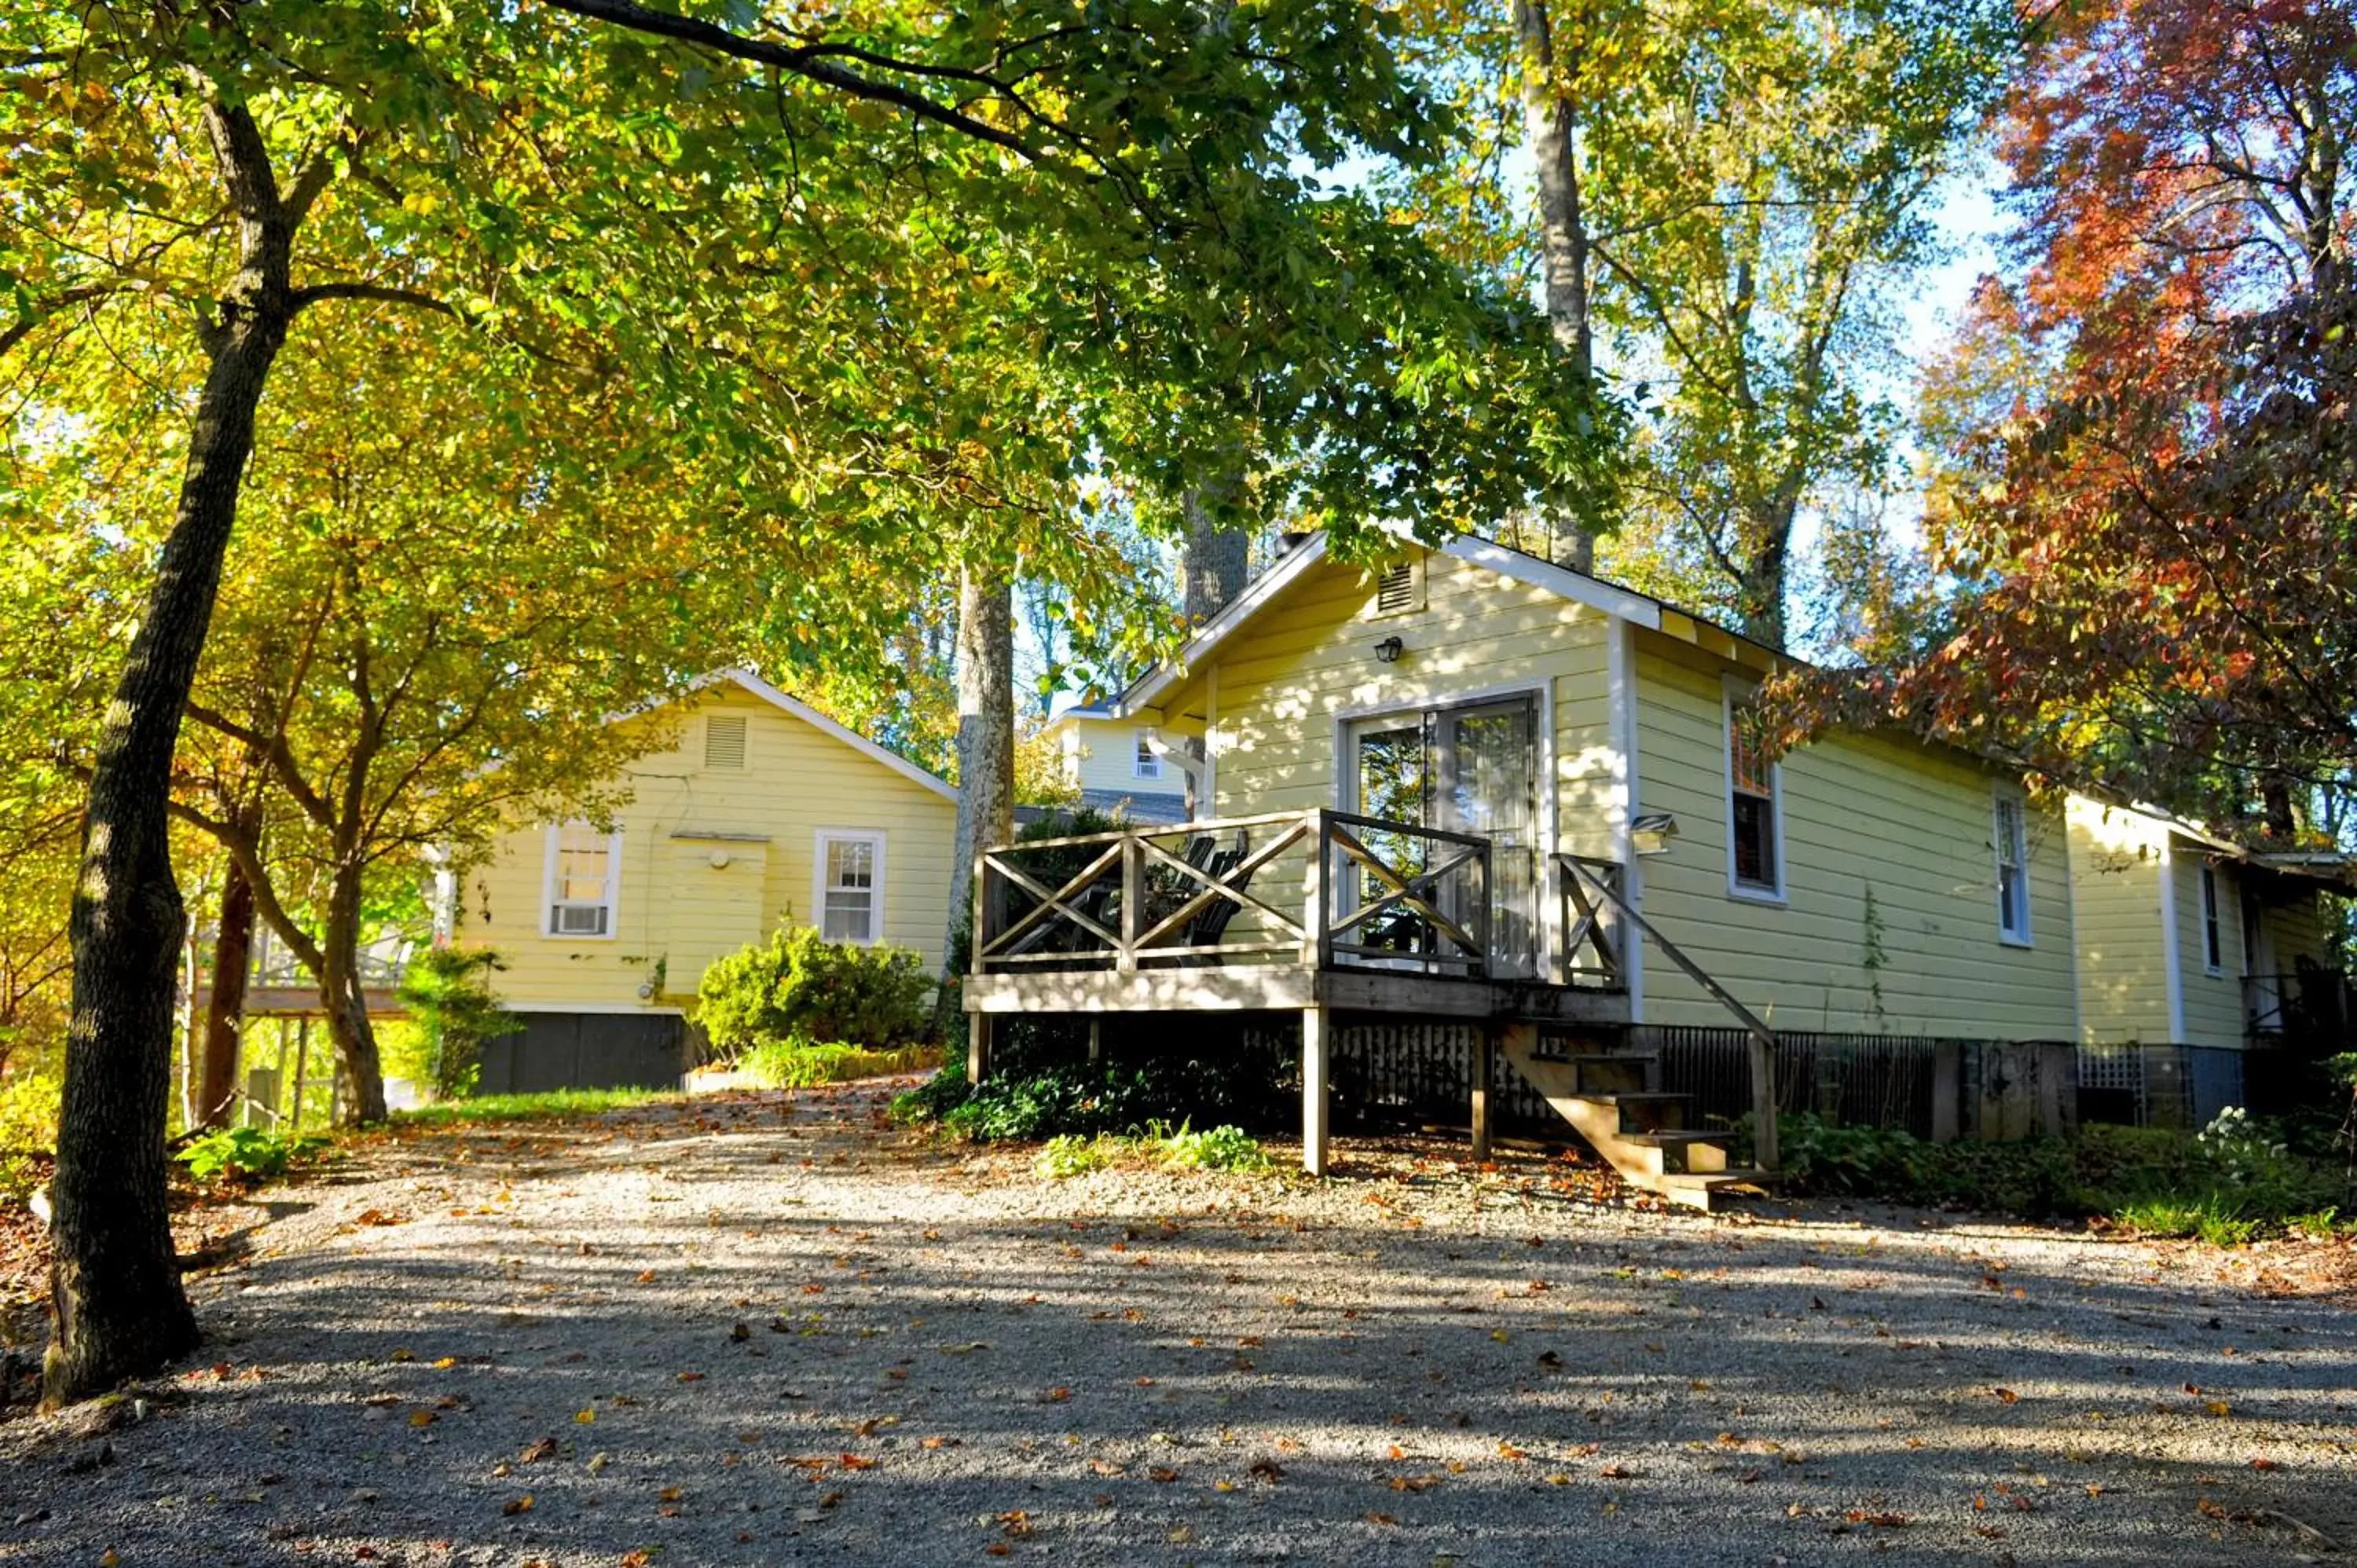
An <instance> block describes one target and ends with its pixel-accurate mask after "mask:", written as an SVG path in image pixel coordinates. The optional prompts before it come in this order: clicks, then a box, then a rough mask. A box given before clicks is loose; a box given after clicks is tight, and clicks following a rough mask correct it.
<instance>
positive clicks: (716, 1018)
mask: <svg viewBox="0 0 2357 1568" xmlns="http://www.w3.org/2000/svg"><path fill="white" fill-rule="evenodd" d="M932 991H933V982H932V978H931V976H930V975H928V974H927V973H926V972H925V967H924V961H923V960H921V959H920V958H919V957H918V956H917V955H916V954H915V953H913V952H910V951H909V950H908V949H906V948H892V947H880V946H879V947H858V946H855V945H853V944H851V943H848V942H830V941H824V940H821V939H820V937H819V934H818V932H817V931H816V930H814V929H812V928H810V927H808V926H780V927H779V928H778V929H777V930H775V931H774V932H772V933H770V938H769V940H766V941H760V942H756V943H754V944H753V945H752V946H750V947H748V948H744V949H741V950H738V951H736V952H733V953H730V954H729V955H728V956H727V957H726V958H723V959H720V960H717V961H715V962H713V963H711V964H710V965H708V966H706V967H705V972H704V980H703V983H701V984H700V985H698V986H697V988H696V1011H695V1016H696V1021H697V1022H698V1023H699V1024H701V1025H702V1026H704V1032H705V1036H707V1037H708V1038H709V1039H710V1040H711V1041H712V1043H713V1045H714V1046H715V1047H716V1048H717V1049H718V1050H719V1051H720V1053H721V1055H722V1056H723V1057H724V1058H726V1059H730V1060H733V1059H735V1058H737V1056H738V1055H739V1054H740V1053H742V1052H744V1051H746V1050H748V1049H750V1048H751V1047H755V1046H758V1045H759V1044H761V1043H762V1042H764V1041H773V1040H795V1039H800V1040H840V1041H845V1042H848V1043H850V1044H852V1045H856V1046H864V1047H867V1048H869V1049H871V1050H891V1049H895V1048H897V1047H902V1046H907V1045H910V1044H913V1043H914V1042H916V1041H918V1040H920V1039H922V1038H923V1037H924V1036H925V1034H926V1031H927V1026H928V1017H929V1013H928V1003H929V1002H930V1001H931V996H932Z"/></svg>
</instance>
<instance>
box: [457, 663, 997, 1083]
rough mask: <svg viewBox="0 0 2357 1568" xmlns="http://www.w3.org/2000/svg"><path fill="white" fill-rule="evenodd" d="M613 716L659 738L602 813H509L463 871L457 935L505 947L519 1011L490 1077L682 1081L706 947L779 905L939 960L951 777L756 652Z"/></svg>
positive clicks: (777, 911)
mask: <svg viewBox="0 0 2357 1568" xmlns="http://www.w3.org/2000/svg"><path fill="white" fill-rule="evenodd" d="M617 722H619V723H623V724H633V725H650V726H655V727H656V728H657V729H658V730H659V731H660V732H661V740H660V742H659V744H657V745H656V746H654V747H653V748H652V749H651V750H649V751H647V752H646V753H644V754H643V755H641V756H640V757H639V758H638V760H636V761H635V762H632V763H631V764H630V765H629V766H628V768H625V769H624V771H623V777H622V779H621V780H620V781H619V782H620V783H621V785H622V786H623V788H624V789H625V790H626V791H627V796H628V799H627V803H626V804H624V805H623V806H622V807H621V808H620V809H619V811H618V813H617V814H616V816H615V817H614V820H613V821H612V822H610V824H598V823H592V822H547V823H540V824H535V825H533V826H532V827H528V828H524V829H521V830H519V831H517V832H511V833H508V834H506V835H505V836H503V837H502V838H501V839H500V841H499V843H498V844H497V845H496V847H495V849H494V851H493V853H492V854H491V855H490V858H489V859H488V860H487V861H486V862H485V863H484V864H483V865H481V866H479V867H478V868H477V869H475V870H473V871H471V872H469V873H468V875H467V876H466V877H465V879H464V884H463V886H462V887H461V888H459V889H458V892H459V897H458V898H457V901H456V903H457V909H456V920H455V931H454V935H455V937H456V939H457V940H459V941H462V942H465V943H467V944H468V945H472V946H485V947H490V948H492V949H495V950H497V951H498V952H499V954H500V957H501V959H502V961H504V962H505V964H506V966H507V967H506V968H505V969H504V970H503V971H502V972H500V973H499V974H498V976H497V977H496V980H495V985H496V988H497V990H498V993H499V996H500V1001H501V1002H502V1003H503V1004H505V1005H506V1006H507V1007H508V1008H509V1009H510V1010H511V1011H512V1012H514V1013H515V1014H517V1015H519V1016H520V1017H521V1018H522V1021H523V1027H522V1030H521V1031H520V1032H519V1033H518V1034H516V1035H513V1036H509V1037H507V1038H506V1039H503V1040H500V1041H497V1042H494V1043H493V1046H492V1047H491V1048H490V1049H489V1050H487V1051H486V1053H485V1057H484V1063H483V1078H482V1090H483V1091H484V1092H486V1093H507V1092H528V1091H532V1090H543V1089H553V1088H562V1087H568V1086H574V1085H616V1084H643V1085H649V1086H658V1087H659V1086H667V1085H674V1084H676V1083H677V1082H678V1081H679V1079H680V1075H681V1073H682V1072H683V1070H684V1069H685V1067H686V1066H687V1065H689V1062H690V1057H691V1054H692V1052H693V1050H694V1040H693V1038H692V1034H691V1028H690V1025H689V1021H688V1017H687V1014H688V1010H689V1006H690V1004H691V1003H692V1002H693V1001H694V996H695V991H696V984H697V983H698V982H699V981H700V980H701V979H702V978H703V974H704V969H705V965H706V964H708V963H710V962H711V961H713V960H715V959H716V958H719V957H721V956H722V955H724V954H726V953H729V952H733V951H735V950H737V949H738V948H741V947H743V946H745V945H746V944H748V943H749V942H752V941H756V940H759V939H760V938H762V937H764V936H766V935H767V934H768V933H769V932H770V930H771V929H774V928H775V927H776V926H777V925H778V924H780V922H781V921H788V920H791V921H795V922H799V923H802V924H805V925H815V926H817V927H818V928H819V929H821V930H822V931H823V933H824V934H825V935H826V937H827V938H828V939H829V940H835V941H845V942H858V943H876V942H888V943H890V944H892V945H894V946H898V947H904V948H910V949H913V950H916V951H917V952H918V953H919V954H920V955H921V956H922V957H923V959H924V961H925V963H926V965H927V967H928V968H931V969H938V968H939V967H940V964H941V959H942V941H943V936H944V926H945V921H944V918H943V912H944V910H945V909H946V908H947V903H948V891H949V882H950V856H951V853H952V844H953V843H954V842H955V839H956V833H957V791H956V790H955V789H952V787H951V786H950V785H949V784H947V783H945V782H943V781H942V779H937V778H935V777H934V776H933V775H932V774H931V773H929V772H927V771H925V770H924V769H923V768H919V767H918V766H917V765H916V764H914V763H912V762H910V761H909V760H908V759H907V758H905V757H900V756H899V755H897V754H896V753H894V752H891V751H889V750H887V749H886V748H885V747H883V746H878V745H877V744H876V743H875V742H873V741H870V740H868V739H866V738H865V737H864V736H859V735H856V734H855V733H853V732H852V731H851V730H849V729H846V728H845V726H843V725H840V724H837V723H836V722H835V721H834V720H833V719H831V718H829V717H827V716H826V715H825V714H822V713H820V712H819V711H818V710H817V709H815V708H813V707H811V706H810V705H809V704H808V703H802V702H800V701H797V700H796V699H795V698H793V697H791V696H789V695H788V694H787V693H784V692H781V691H780V690H778V689H777V688H776V687H775V686H772V685H770V683H769V682H765V681H763V680H761V679H760V678H759V677H758V676H756V675H753V674H751V673H749V672H747V671H725V672H722V673H720V674H716V675H713V676H710V677H707V678H706V679H705V680H704V681H703V682H699V683H698V685H697V687H696V688H695V689H694V691H692V692H691V693H689V694H687V695H686V696H684V697H682V698H680V699H679V700H678V701H677V702H674V703H666V704H664V705H663V706H662V707H661V708H658V709H655V710H653V711H651V712H649V713H645V714H637V715H633V716H631V717H630V718H627V719H622V720H619V721H617Z"/></svg>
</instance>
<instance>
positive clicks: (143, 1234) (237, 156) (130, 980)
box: [42, 104, 294, 1404]
mask: <svg viewBox="0 0 2357 1568" xmlns="http://www.w3.org/2000/svg"><path fill="white" fill-rule="evenodd" d="M205 122H206V128H207V130H208V131H209V133H210V135H211V138H212V142H213V146H214V151H215V155H216V157H217V159H218V161H219V162H220V165H221V176H222V184H223V186H224V188H225V189H226V190H227V192H228V194H229V197H230V200H231V205H232V207H233V208H234V209H236V211H237V213H238V216H239V268H238V272H237V274H236V276H235V277H234V278H233V279H232V280H231V283H230V285H229V287H228V289H227V290H225V291H224V295H223V298H222V300H221V314H220V319H219V321H218V323H217V324H215V325H213V326H211V327H210V328H208V329H207V331H206V343H205V347H206V350H207V352H208V354H209V355H210V361H211V362H210V368H209V369H208V371H207V372H206V375H205V381H204V386H203V389H202V391H201V392H199V394H198V399H197V407H196V415H195V419H194V421H193V424H192V425H191V428H190V430H189V433H188V467H187V468H186V470H185V471H184V472H183V474H182V476H181V480H180V495H179V501H178V508H177V510H176V513H175V516H174V519H173V523H172V532H171V534H170V536H169V537H168V538H167V539H166V540H165V542H164V551H163V554H162V557H161V559H160V560H159V561H158V563H157V564H156V581H155V583H154V585H152V586H151V587H150V588H149V590H148V593H147V601H146V605H145V608H144V611H143V613H142V614H141V616H140V619H139V629H138V631H137V633H136V634H135V635H134V636H133V638H132V639H131V651H130V656H129V658H128V659H127V660H125V662H124V669H123V675H122V678H121V680H120V681H118V682H116V684H115V688H114V697H113V701H112V702H111V703H108V705H107V711H106V718H105V723H104V725H103V726H102V728H101V730H100V732H99V742H98V757H97V762H96V766H95V767H94V768H92V770H91V781H90V803H89V808H88V814H87V816H86V818H85V820H84V823H83V830H82V864H81V880H80V881H79V883H78V884H77V885H76V888H75V893H74V906H73V953H74V979H73V1018H72V1022H71V1024H70V1027H69V1031H68V1034H67V1040H66V1073H65V1098H64V1102H63V1104H62V1106H61V1107H60V1109H59V1116H58V1163H57V1176H56V1180H55V1183H54V1184H53V1186H52V1187H51V1188H50V1203H51V1215H52V1218H51V1220H50V1239H51V1242H52V1248H53V1251H52V1261H51V1263H50V1270H49V1294H50V1301H51V1305H52V1307H53V1310H54V1313H55V1317H54V1320H53V1323H52V1326H51V1333H52V1336H53V1337H52V1339H51V1341H50V1344H49V1348H48V1356H47V1357H46V1358H45V1359H44V1362H43V1366H42V1395H43V1398H44V1400H45V1401H46V1402H48V1403H51V1404H60V1403H64V1402H68V1401H70V1400H77V1399H81V1398H83V1397H85V1396H87V1395H90V1394H93V1393H97V1392H99V1391H102V1390H104V1389H107V1388H110V1387H112V1386H113V1385H114V1384H115V1383H117V1382H120V1381H121V1380H124V1378H127V1377H133V1376H135V1375H137V1374H139V1373H142V1372H146V1371H150V1370H153V1369H155V1368H156V1367H159V1366H161V1365H163V1364H164V1363H165V1362H167V1361H169V1360H172V1359H175V1358H176V1357H178V1356H182V1355H185V1354H187V1353H188V1351H189V1350H192V1349H194V1348H196V1345H197V1340H198V1333H197V1319H196V1314H195V1312H194V1311H193V1310H191V1308H190V1307H189V1305H188V1294H187V1293H186V1292H184V1291H183V1290H182V1289H181V1287H180V1271H179V1264H178V1259H177V1258H176V1257H175V1256H174V1254H173V1251H172V1227H171V1219H170V1216H169V1213H168V1211H167V1183H166V1175H167V1173H166V1168H165V1155H164V1132H165V1124H166V1123H165V1102H166V1097H167V1094H168V1092H169V1088H170V1082H171V1056H172V1011H173V991H174V989H175V987H174V981H175V979H176V977H177V971H178V966H179V950H180V942H181V939H182V936H183V933H184V931H185V929H186V926H187V915H186V911H185V910H184V909H183V908H181V903H180V890H179V886H178V883H177V882H176V881H175V880H174V879H173V875H172V859H171V843H170V838H169V834H168V832H167V816H166V810H167V801H168V800H169V799H170V794H171V787H172V778H171V774H172V753H173V750H174V748H175V747H176V746H178V743H179V736H180V716H181V714H182V712H183V710H184V709H185V708H186V707H187V705H188V689H189V687H190V685H191V684H192V683H193V682H194V680H195V678H196V672H197V661H198V659H199V656H200V655H201V654H202V653H203V651H204V646H205V633H206V631H207V630H208V629H209V628H210V626H211V623H212V611H213V601H214V598H215V596H217V594H218V593H219V591H220V587H221V560H222V557H223V556H224V555H225V554H226V553H227V552H228V549H229V540H230V532H231V529H232V527H234V525H235V523H236V521H237V499H238V489H239V486H240V484H241V483H242V480H243V478H244V475H245V465H246V460H247V458H248V457H250V456H252V455H253V425H254V416H255V413H256V412H257V411H258V410H259V409H260V407H261V405H262V394H263V389H264V386H266V385H267V383H268V381H269V375H270V366H271V362H272V361H273V360H275V359H276V358H277V356H278V350H279V348H280V346H281V345H283V344H284V343H285V340H286V328H287V324H288V321H289V320H290V319H291V317H292V315H293V310H294V301H293V297H292V290H291V287H290V284H289V265H290V254H291V252H292V250H293V235H292V231H291V228H290V225H289V223H288V220H287V217H286V213H285V209H284V208H283V207H282V205H281V204H280V202H279V199H278V194H277V187H276V183H275V179H274V176H273V175H272V173H271V168H270V161H269V155H268V153H267V151H266V149H265V148H264V145H263V141H262V134H261V132H260V130H259V129H258V128H257V127H256V126H255V124H254V123H253V117H252V116H251V115H250V114H249V113H247V112H246V111H245V110H243V109H242V108H224V107H222V106H221V105H218V104H215V105H211V106H209V107H208V108H207V109H206V111H205Z"/></svg>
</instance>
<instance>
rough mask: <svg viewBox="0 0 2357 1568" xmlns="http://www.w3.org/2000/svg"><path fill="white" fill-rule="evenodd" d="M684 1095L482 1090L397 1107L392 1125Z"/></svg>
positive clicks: (548, 1116)
mask: <svg viewBox="0 0 2357 1568" xmlns="http://www.w3.org/2000/svg"><path fill="white" fill-rule="evenodd" d="M681 1098H683V1097H682V1096H681V1095H680V1094H679V1093H678V1092H677V1091H676V1090H668V1089H551V1090H543V1091H541V1092H540V1093H537V1094H484V1095H478V1096H476V1097H475V1098H474V1099H471V1100H450V1101H443V1102H442V1103H440V1104H438V1105H421V1106H418V1107H417V1108H416V1109H414V1110H412V1111H396V1112H393V1115H392V1117H391V1123H392V1125H393V1126H394V1127H397V1128H399V1127H457V1126H466V1125H468V1124H471V1123H476V1122H541V1121H565V1120H570V1119H572V1118H576V1117H582V1116H600V1115H603V1114H605V1113H606V1112H608V1111H629V1110H632V1109H635V1108H637V1107H639V1106H642V1105H658V1104H662V1103H663V1102H665V1101H673V1100H678V1099H681Z"/></svg>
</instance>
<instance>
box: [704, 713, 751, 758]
mask: <svg viewBox="0 0 2357 1568" xmlns="http://www.w3.org/2000/svg"><path fill="white" fill-rule="evenodd" d="M704 766H705V767H706V768H742V767H744V766H745V720H744V718H743V717H742V716H741V715H730V716H728V717H725V718H724V717H722V716H720V715H718V714H715V715H714V716H712V717H711V718H708V719H706V720H705V721H704Z"/></svg>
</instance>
